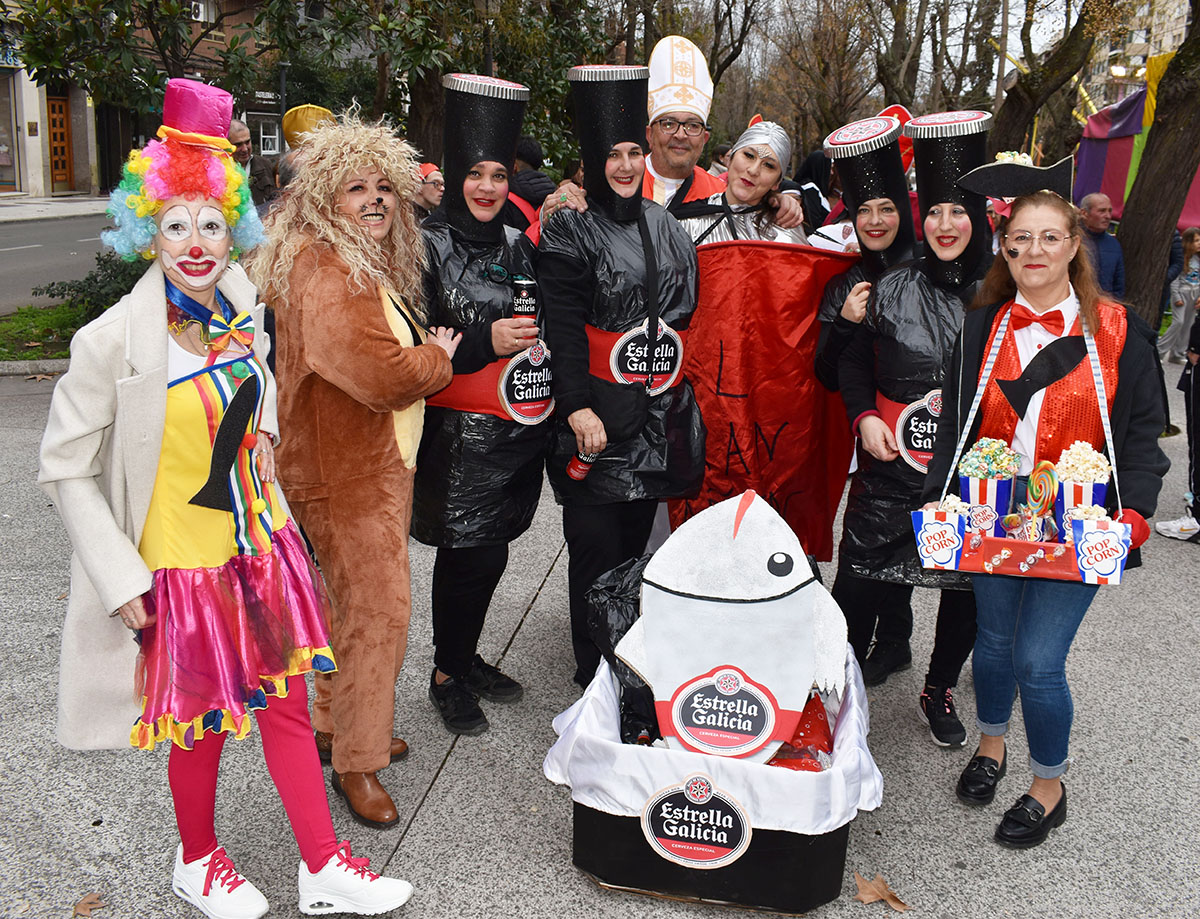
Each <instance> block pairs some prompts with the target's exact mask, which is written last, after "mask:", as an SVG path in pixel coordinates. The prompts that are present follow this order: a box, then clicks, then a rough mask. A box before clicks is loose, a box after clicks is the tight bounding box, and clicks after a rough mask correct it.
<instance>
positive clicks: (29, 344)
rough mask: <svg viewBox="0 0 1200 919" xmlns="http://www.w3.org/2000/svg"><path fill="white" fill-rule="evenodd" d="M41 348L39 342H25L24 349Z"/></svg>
mask: <svg viewBox="0 0 1200 919" xmlns="http://www.w3.org/2000/svg"><path fill="white" fill-rule="evenodd" d="M41 346H42V343H41V342H40V341H27V342H25V347H26V348H40V347H41Z"/></svg>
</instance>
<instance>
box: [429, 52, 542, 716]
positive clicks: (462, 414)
mask: <svg viewBox="0 0 1200 919" xmlns="http://www.w3.org/2000/svg"><path fill="white" fill-rule="evenodd" d="M443 85H444V86H445V98H446V116H445V118H444V119H443V122H442V124H443V134H444V144H443V149H444V151H445V154H444V155H445V165H444V169H443V172H444V174H445V177H446V192H445V195H444V197H443V199H442V204H441V206H440V207H438V208H437V209H436V210H435V211H434V212H433V213H432V214H431V215H430V216H429V218H428V219H427V220H425V222H424V223H423V224H422V226H421V232H422V235H423V236H424V239H425V248H426V252H427V254H428V258H429V266H428V268H427V269H426V270H425V272H424V276H423V287H424V299H425V305H426V310H427V312H428V315H429V322H430V323H431V324H432V325H435V326H451V327H453V328H454V329H456V330H461V332H462V335H463V338H462V341H461V342H460V343H459V347H458V351H457V352H456V353H455V355H454V358H453V361H452V365H453V367H454V378H453V380H452V381H451V383H450V385H449V386H448V387H446V388H445V389H443V390H442V391H440V392H439V393H437V394H436V395H434V396H432V397H430V398H429V400H428V401H427V408H426V411H425V431H424V434H423V436H422V440H421V450H420V453H419V454H418V460H417V469H418V472H417V477H416V482H415V491H414V495H413V523H412V534H413V536H414V537H416V539H418V540H419V541H421V542H423V543H425V544H426V545H430V546H436V547H437V548H438V553H437V560H436V562H435V564H434V572H433V604H432V605H433V641H434V648H435V650H434V665H435V676H436V671H441V673H443V674H445V675H447V676H450V677H452V678H453V679H454V680H455V681H456V682H458V683H461V684H463V686H464V687H467V691H468V692H471V693H472V694H476V695H477V694H478V692H479V691H483V692H484V693H485V696H486V697H488V698H491V699H493V700H494V701H516V699H517V698H519V697H520V694H521V689H520V686H519V685H518V684H516V683H515V681H512V680H508V681H507V682H505V683H504V688H503V690H500V689H498V688H497V687H496V686H494V685H492V683H494V678H493V680H491V681H489V680H487V679H482V678H481V675H480V662H481V659H480V661H477V660H476V658H477V654H476V650H477V646H478V643H479V636H480V632H481V631H482V629H483V623H484V618H485V616H486V615H487V611H488V606H489V604H490V602H491V598H492V594H493V593H494V591H495V589H496V585H497V584H498V583H499V581H500V578H501V576H502V575H503V574H504V570H505V567H506V565H507V563H508V544H509V543H510V542H512V541H513V540H514V539H516V538H517V537H518V536H520V535H521V534H522V533H524V532H525V531H526V530H527V529H528V528H529V524H530V522H531V521H532V520H533V515H534V512H535V511H536V510H537V505H538V498H539V497H540V495H541V491H542V467H543V465H544V463H545V459H546V449H547V446H548V444H549V438H550V434H551V430H552V423H553V422H552V421H551V420H550V414H551V412H552V411H553V407H554V401H553V398H552V394H551V388H550V387H551V382H550V381H551V369H550V355H549V352H548V350H547V349H546V347H545V344H544V343H543V342H540V341H539V342H538V344H537V345H535V346H533V347H531V348H528V349H526V350H525V351H523V352H521V353H518V354H516V355H505V356H503V357H499V356H497V355H496V353H495V351H494V349H493V346H492V324H493V323H494V322H495V321H496V320H499V319H505V318H510V317H512V316H513V315H514V308H515V307H517V308H520V309H524V307H525V305H528V306H529V308H531V309H533V310H534V312H533V314H532V315H531V318H535V319H537V320H538V321H539V323H541V324H542V325H543V326H544V320H543V316H542V307H541V304H540V302H538V301H540V299H541V298H540V297H539V296H538V293H539V292H538V290H537V284H536V280H535V269H534V256H535V254H536V250H535V249H534V247H533V244H532V243H531V242H530V240H529V238H528V237H527V236H526V235H525V234H523V233H521V232H520V231H518V230H516V229H514V228H513V227H509V226H505V225H504V222H503V218H502V217H501V216H500V215H497V216H496V217H495V218H494V219H492V220H490V221H480V220H477V219H476V218H475V217H474V216H473V215H472V213H471V211H470V209H469V208H468V206H467V202H466V200H465V199H464V197H463V182H464V180H465V179H466V178H467V175H468V173H469V172H470V170H471V169H472V168H473V167H474V166H475V164H477V163H481V162H492V163H499V164H501V165H503V166H504V167H505V168H506V169H507V170H509V173H510V174H511V171H512V165H513V157H514V151H515V149H516V144H517V138H518V136H519V135H520V132H521V119H522V115H523V113H524V110H525V100H526V99H527V98H528V96H529V90H528V89H527V88H526V87H524V86H521V85H520V84H517V83H507V82H504V81H501V80H496V79H493V78H489V77H478V76H473V75H467V74H452V75H449V76H447V77H445V78H444V79H443ZM518 293H519V294H520V296H521V299H522V303H521V304H516V303H515V298H516V297H517V296H518ZM473 672H474V676H473ZM473 680H478V681H479V682H472V681H473ZM485 683H486V684H488V685H483V684H485ZM431 692H434V690H433V688H432V687H431ZM446 692H447V693H448V692H450V690H446ZM497 692H502V693H503V695H502V696H497ZM443 695H444V693H443ZM435 703H437V704H438V707H439V710H442V709H443V704H442V703H441V702H438V700H436V699H435ZM467 708H468V709H469V712H468V713H467V714H466V715H465V716H464V715H463V713H462V712H460V713H459V716H456V715H454V714H453V712H451V714H449V715H446V714H445V711H444V712H443V714H444V718H445V720H446V726H447V728H449V729H450V730H451V731H455V732H458V733H475V732H477V731H482V730H484V729H485V728H486V727H487V720H486V717H485V716H484V715H483V713H482V711H481V710H479V709H478V707H477V706H474V705H467ZM446 711H449V709H446Z"/></svg>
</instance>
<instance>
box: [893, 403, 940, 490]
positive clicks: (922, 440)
mask: <svg viewBox="0 0 1200 919" xmlns="http://www.w3.org/2000/svg"><path fill="white" fill-rule="evenodd" d="M941 415H942V391H941V390H940V389H933V390H930V391H929V392H927V393H926V394H925V396H924V398H922V399H918V400H917V401H916V402H913V403H911V404H909V405H906V406H905V407H904V408H903V409H902V410H901V412H900V415H899V417H898V418H897V419H896V431H895V434H896V446H897V447H898V448H899V450H900V455H901V456H902V457H904V462H906V463H908V465H910V466H912V467H913V468H914V469H916V470H917V471H918V472H926V471H928V469H929V461H930V460H931V459H933V444H934V442H935V441H936V440H937V429H938V419H939V418H940V417H941Z"/></svg>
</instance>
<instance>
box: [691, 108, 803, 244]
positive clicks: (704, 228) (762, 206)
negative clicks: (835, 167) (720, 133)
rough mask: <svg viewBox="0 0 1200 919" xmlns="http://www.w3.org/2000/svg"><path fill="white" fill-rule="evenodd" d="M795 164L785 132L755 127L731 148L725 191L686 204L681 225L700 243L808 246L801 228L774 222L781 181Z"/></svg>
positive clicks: (764, 123) (761, 125)
mask: <svg viewBox="0 0 1200 919" xmlns="http://www.w3.org/2000/svg"><path fill="white" fill-rule="evenodd" d="M791 160H792V143H791V141H790V140H789V139H788V136H787V132H786V131H785V130H784V129H783V128H781V127H780V126H779V125H777V124H775V122H773V121H760V122H758V123H757V124H753V125H751V126H750V127H748V128H747V129H746V130H745V131H743V132H742V136H741V137H739V138H738V139H737V143H735V144H734V145H733V150H732V151H731V153H730V157H729V171H728V173H727V178H728V181H727V184H726V187H725V191H723V192H719V193H717V194H715V195H713V196H712V197H710V198H708V200H706V201H696V202H692V203H690V204H686V205H684V206H683V207H682V208H680V209H679V211H678V212H677V213H676V216H677V217H678V218H679V222H680V223H681V224H682V225H683V228H684V229H685V230H687V231H688V234H689V235H690V236H691V237H692V240H693V241H694V242H695V243H696V245H700V244H701V243H712V242H721V241H725V240H731V239H765V240H770V241H773V242H781V243H795V244H797V245H802V246H804V245H808V237H807V236H805V234H804V230H803V229H802V228H801V227H796V228H795V229H793V230H785V229H782V228H781V227H779V226H777V225H776V224H775V223H774V218H775V212H776V211H777V210H778V208H779V196H780V193H779V183H780V181H781V180H782V179H783V170H784V169H785V168H786V167H787V166H788V165H789V164H790V163H791Z"/></svg>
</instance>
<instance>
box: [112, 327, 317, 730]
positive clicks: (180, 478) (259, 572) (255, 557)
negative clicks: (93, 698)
mask: <svg viewBox="0 0 1200 919" xmlns="http://www.w3.org/2000/svg"><path fill="white" fill-rule="evenodd" d="M248 318H249V317H248V314H243V315H242V316H239V317H237V319H236V320H234V322H235V324H236V323H237V322H238V320H243V319H248ZM243 324H244V323H243ZM238 338H239V339H241V338H242V336H240V335H239V336H238ZM245 339H246V340H250V337H249V336H245ZM171 345H172V347H175V348H178V345H176V344H175V343H174V342H173V341H172V342H171ZM180 351H182V349H180ZM193 360H194V361H196V362H199V361H200V360H201V359H200V358H198V357H196V358H193ZM266 380H267V376H266V370H265V369H264V368H263V366H262V364H261V363H260V362H259V360H258V358H257V357H256V356H255V354H254V352H253V351H251V350H243V349H240V348H238V347H237V344H236V343H234V344H233V345H232V346H231V347H229V348H228V349H227V350H223V351H217V350H214V351H213V352H212V353H211V354H210V355H209V357H208V359H207V361H205V362H204V366H203V367H202V368H201V369H198V370H196V371H195V372H191V373H187V374H185V375H182V376H179V377H178V378H176V379H173V380H172V381H171V382H170V383H169V384H168V388H167V410H166V424H165V428H164V431H163V443H162V453H161V455H160V458H159V463H158V474H157V477H156V478H155V483H154V494H153V497H152V498H151V502H150V511H149V515H148V517H147V520H146V525H145V528H144V530H143V533H142V538H141V542H140V543H139V546H138V551H139V552H140V553H141V556H142V558H143V559H144V560H145V562H146V564H147V566H148V567H149V568H150V570H151V571H152V572H154V584H153V586H152V587H151V589H150V592H149V593H148V594H146V595H145V597H144V600H145V604H146V611H147V613H150V614H152V615H154V616H155V617H157V618H156V621H155V622H154V623H153V624H151V625H149V626H147V627H146V628H145V629H143V630H142V632H141V633H140V640H141V644H142V653H141V658H140V661H139V668H138V671H139V672H138V676H139V679H138V682H139V684H140V685H141V686H142V687H143V688H142V690H141V691H142V694H143V702H142V715H141V717H140V718H139V719H138V720H137V721H136V722H135V723H134V726H133V730H132V732H131V734H130V742H131V743H132V744H133V745H134V746H136V747H140V748H142V749H152V748H153V747H154V745H155V744H156V743H159V742H163V741H171V742H174V743H176V744H178V745H179V746H181V747H183V748H185V749H191V747H192V745H193V744H194V743H195V742H196V741H197V740H199V739H200V738H201V737H202V736H203V734H204V732H205V731H211V732H226V731H227V732H230V733H232V734H233V735H234V736H235V737H237V738H239V739H240V738H242V737H245V736H246V734H247V733H249V731H250V724H251V719H250V712H251V711H253V710H254V709H258V708H263V707H265V706H266V705H267V703H268V701H269V699H270V698H271V697H272V696H284V695H286V693H287V678H288V677H289V676H296V675H300V674H304V673H307V672H308V671H310V670H316V671H319V672H329V671H332V670H334V669H335V665H334V660H333V654H332V652H331V651H330V648H329V635H328V629H327V623H328V621H329V619H328V612H329V606H328V599H327V598H326V595H325V591H324V587H323V585H322V583H321V578H320V575H319V574H318V573H317V572H316V570H315V569H314V568H313V565H312V562H311V560H310V559H309V557H308V554H307V552H306V551H305V547H304V542H303V539H302V538H301V537H300V534H299V532H298V531H297V529H296V526H295V524H294V523H292V521H291V520H290V519H289V517H288V514H287V511H286V506H285V505H284V503H283V502H282V500H281V498H280V496H279V494H278V493H277V492H276V489H275V486H274V485H273V484H272V483H269V482H264V481H263V480H262V479H261V478H260V476H259V473H258V469H257V463H256V457H255V455H254V450H255V447H256V445H257V431H258V424H259V421H260V418H261V415H262V404H263V395H264V393H265V392H266Z"/></svg>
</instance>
